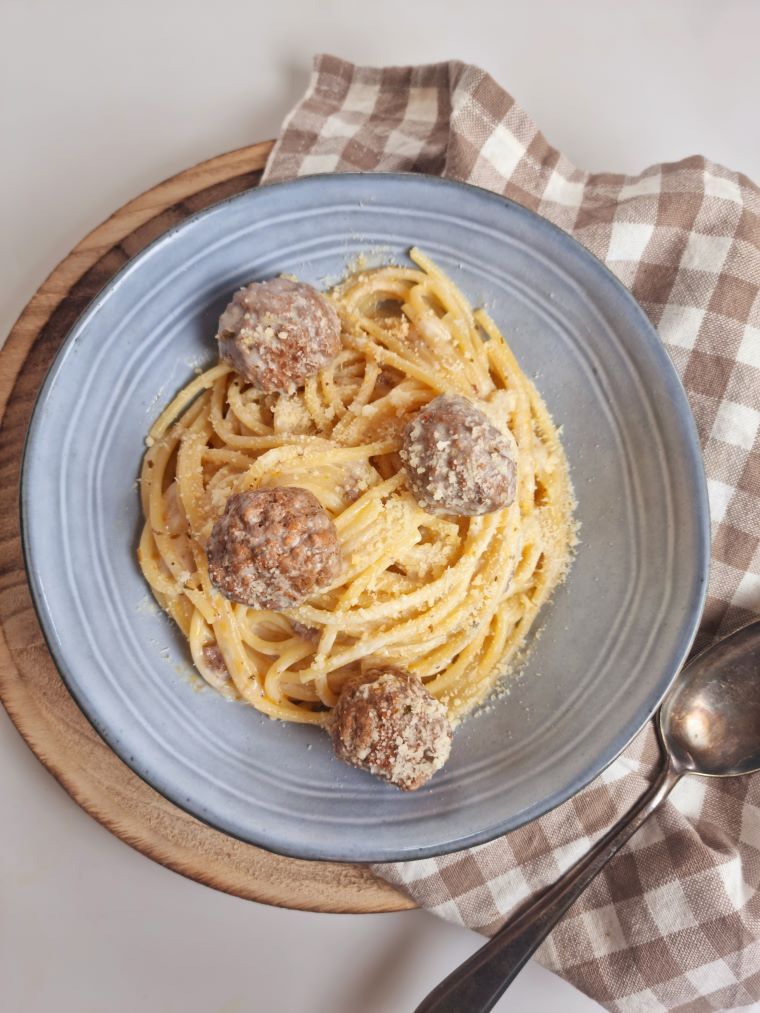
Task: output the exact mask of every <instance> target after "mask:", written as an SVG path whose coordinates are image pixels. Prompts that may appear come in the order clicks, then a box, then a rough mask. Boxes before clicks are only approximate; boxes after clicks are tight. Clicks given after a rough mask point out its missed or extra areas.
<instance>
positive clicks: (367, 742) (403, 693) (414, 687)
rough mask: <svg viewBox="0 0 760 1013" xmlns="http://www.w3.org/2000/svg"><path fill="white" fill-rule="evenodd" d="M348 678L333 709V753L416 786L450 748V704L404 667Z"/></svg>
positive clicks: (410, 788) (408, 786) (393, 781)
mask: <svg viewBox="0 0 760 1013" xmlns="http://www.w3.org/2000/svg"><path fill="white" fill-rule="evenodd" d="M369 679H370V680H371V681H364V680H362V678H357V679H350V680H349V681H348V682H347V683H346V685H345V686H344V687H343V691H342V692H341V694H340V697H339V699H338V703H337V706H336V707H335V710H334V712H333V718H332V726H331V734H332V741H333V748H334V750H335V755H336V756H337V757H338V758H339V759H341V760H345V761H346V763H350V764H352V765H353V766H354V767H360V768H361V769H362V770H368V771H369V772H370V773H371V774H375V775H377V777H381V778H382V779H383V780H385V781H390V782H391V784H395V785H397V786H398V787H399V788H403V789H404V790H405V791H414V790H415V788H419V787H420V786H421V785H423V784H425V782H426V781H429V780H430V778H431V777H432V776H433V774H434V773H435V772H436V770H440V768H441V767H442V766H443V765H444V763H445V762H446V760H447V759H448V756H449V752H450V750H451V736H452V732H451V725H450V724H449V719H448V717H447V714H446V708H445V707H444V705H443V704H442V703H440V702H439V701H438V700H436V699H435V697H434V696H432V695H431V694H430V693H429V692H428V690H427V689H426V688H425V686H424V685H423V683H422V682H421V681H420V680H419V679H417V678H416V677H415V676H413V675H410V674H409V673H408V672H405V671H403V669H400V668H394V667H392V666H388V667H385V668H382V669H379V670H377V671H376V672H372V673H369Z"/></svg>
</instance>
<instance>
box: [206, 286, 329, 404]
mask: <svg viewBox="0 0 760 1013" xmlns="http://www.w3.org/2000/svg"><path fill="white" fill-rule="evenodd" d="M216 339H217V341H218V342H219V356H220V358H221V359H222V360H223V361H224V362H229V363H230V364H231V365H232V366H234V367H235V369H236V370H237V371H238V373H241V374H242V375H243V376H244V377H245V378H246V380H249V381H250V382H251V383H252V384H253V385H254V387H258V389H259V390H263V391H266V392H267V393H269V392H271V391H285V392H286V393H288V394H292V393H293V392H294V391H295V390H297V389H298V388H299V387H302V386H303V384H304V381H305V380H307V379H308V378H309V377H310V376H314V374H315V373H318V372H319V370H320V369H322V368H323V366H326V365H327V364H328V363H329V362H331V361H332V360H333V359H334V358H335V356H336V355H337V354H338V352H339V351H340V320H339V318H338V314H337V313H336V312H335V309H334V308H333V306H332V305H331V304H330V302H328V300H327V299H326V298H325V297H324V296H323V295H322V294H321V293H320V292H317V290H316V289H315V288H312V287H311V285H306V284H304V283H303V282H300V281H291V279H290V278H273V279H272V280H271V281H260V282H252V283H251V284H250V285H246V286H245V287H244V288H241V289H239V290H238V291H237V292H236V293H235V295H234V296H233V297H232V302H231V303H230V304H229V306H228V307H227V309H226V310H225V311H224V313H222V315H221V317H220V318H219V330H218V332H217V335H216Z"/></svg>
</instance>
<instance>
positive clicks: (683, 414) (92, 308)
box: [19, 171, 710, 863]
mask: <svg viewBox="0 0 760 1013" xmlns="http://www.w3.org/2000/svg"><path fill="white" fill-rule="evenodd" d="M359 178H372V179H376V180H382V179H389V180H392V181H396V182H402V181H403V185H406V183H407V182H414V183H417V182H422V183H423V184H425V183H427V184H428V185H432V186H434V187H436V186H440V187H442V188H444V189H447V188H453V189H462V190H464V191H470V192H472V191H474V192H476V193H477V194H478V195H479V197H480V198H481V199H486V200H487V201H491V202H495V203H497V204H499V205H502V206H504V205H506V206H507V207H510V208H512V209H513V211H514V212H515V213H517V214H521V215H525V216H527V217H528V218H532V219H536V220H537V221H538V222H539V223H540V227H541V228H544V229H547V228H548V230H549V231H550V232H552V233H554V234H555V237H556V239H557V241H558V242H560V243H562V244H565V245H569V246H570V248H571V249H573V250H574V251H575V252H576V254H577V255H579V256H581V257H582V258H585V259H586V260H587V261H590V262H591V263H592V264H593V267H594V269H595V270H597V271H598V269H599V268H601V269H602V272H603V273H604V275H606V276H607V279H608V281H610V282H611V283H612V285H613V287H614V288H615V289H616V291H617V293H618V295H619V296H620V297H621V298H622V299H623V300H624V302H625V303H626V304H627V307H628V309H629V310H630V312H631V314H632V316H633V317H634V318H636V320H637V324H638V327H637V329H638V331H639V332H646V333H647V336H648V342H647V344H648V348H649V351H650V353H651V354H652V355H653V356H654V358H656V359H658V360H659V366H660V368H661V369H663V370H664V372H665V374H666V377H667V380H668V382H669V386H671V387H673V388H674V389H675V395H676V396H675V398H672V399H671V405H672V407H673V409H674V410H675V413H676V415H677V416H678V418H679V420H680V422H681V424H682V426H683V429H684V434H685V435H686V437H687V439H686V441H685V446H686V447H687V449H688V451H689V463H690V467H689V469H688V471H689V474H690V476H691V478H692V479H693V480H694V485H695V487H696V489H697V492H698V496H697V497H696V498H695V499H694V500H692V505H693V510H692V514H691V515H692V519H693V521H694V524H695V531H696V534H697V536H698V539H697V542H698V554H697V556H696V557H695V558H694V559H693V563H694V573H693V579H692V582H691V586H690V588H689V595H688V597H689V608H688V611H686V612H685V614H684V616H683V618H682V620H681V621H680V622H679V627H678V628H679V637H678V638H677V642H678V651H677V652H675V653H677V655H678V662H677V664H676V665H675V667H674V669H673V671H672V672H671V673H670V674H669V675H668V676H667V679H665V678H663V686H662V687H658V690H657V692H656V693H655V694H654V696H650V698H649V699H648V700H647V701H646V702H645V703H644V704H643V705H642V707H641V708H640V710H639V712H638V713H637V714H636V715H635V717H633V718H632V719H631V721H630V722H629V723H628V724H627V725H626V727H625V728H624V729H623V730H622V731H621V732H620V734H619V736H617V737H616V740H615V746H614V752H613V755H611V756H610V757H609V758H605V759H604V760H603V761H602V763H601V765H600V764H599V763H598V761H594V762H591V763H589V764H587V765H586V768H585V769H584V771H583V773H582V774H581V775H579V776H578V777H577V778H576V779H575V780H574V781H573V783H572V784H571V785H569V786H567V787H566V788H564V789H562V790H560V791H557V792H555V793H553V795H552V796H551V797H550V798H549V799H548V800H546V799H544V800H542V801H540V802H538V803H536V804H535V805H533V806H531V807H529V808H528V809H526V810H524V811H522V812H521V813H519V814H518V816H516V817H512V818H510V819H502V820H500V821H498V822H497V823H494V824H490V825H489V826H487V827H485V828H483V829H481V830H478V831H475V832H473V833H470V834H466V835H464V836H460V837H458V838H457V839H455V840H447V841H446V842H445V843H438V844H432V845H428V846H416V845H415V846H411V847H404V846H400V847H397V848H383V849H381V850H380V851H375V852H372V851H367V852H362V853H361V854H359V855H348V854H345V853H341V854H336V853H333V852H327V851H325V850H324V849H323V848H322V847H321V846H316V847H311V846H309V845H308V843H306V844H304V845H303V846H298V847H293V846H290V845H289V844H287V843H286V844H282V843H279V842H278V841H277V840H276V839H274V840H273V839H271V837H270V836H269V835H268V834H267V833H266V832H262V833H260V834H258V833H252V834H251V835H250V836H241V835H240V834H236V833H235V832H234V831H232V830H231V829H230V828H229V827H225V826H220V825H219V824H218V823H215V822H213V821H212V820H209V819H208V817H207V816H202V815H200V814H199V813H198V812H197V811H195V810H194V809H193V808H192V807H190V806H188V805H186V804H183V802H182V801H181V800H180V799H179V797H176V796H174V795H172V793H171V792H170V791H168V790H166V786H165V787H161V786H160V784H159V783H158V779H153V778H152V777H150V776H148V775H147V774H146V773H143V772H142V771H141V770H140V769H138V765H137V763H136V761H134V760H133V761H132V762H130V759H129V750H128V749H127V748H120V744H119V741H118V736H116V735H111V734H109V732H110V730H109V729H107V728H101V727H99V725H98V721H97V713H96V708H91V707H90V706H89V701H88V699H87V697H86V696H85V695H84V694H82V695H81V696H80V694H79V693H78V692H77V691H76V690H75V688H74V687H75V684H76V680H75V678H74V677H73V667H72V666H70V665H69V664H68V662H67V660H66V657H65V652H64V650H63V649H62V648H61V647H60V645H59V644H57V643H56V638H55V635H54V632H53V631H54V625H55V624H54V621H53V617H52V614H51V612H50V611H49V610H48V606H47V601H46V596H45V594H44V592H43V585H42V581H41V580H40V579H39V577H38V575H37V574H36V572H35V568H34V566H33V565H32V549H31V541H32V538H31V535H30V525H31V521H30V519H29V514H30V513H31V509H30V503H29V492H30V490H29V483H30V475H29V472H30V467H29V460H30V457H31V453H32V451H33V445H34V442H35V440H36V438H37V433H38V430H39V429H40V427H41V425H42V415H43V412H44V407H45V404H46V402H47V399H48V397H49V394H50V391H51V388H52V385H53V383H54V382H55V380H56V378H57V377H58V375H59V373H60V372H61V369H62V367H63V364H64V359H65V357H66V355H67V354H68V352H69V350H70V348H71V346H72V345H73V343H74V342H75V341H76V339H77V336H78V334H79V332H80V331H81V330H82V328H83V327H85V326H86V324H87V323H88V322H89V320H90V319H91V317H93V316H94V315H95V314H96V313H97V312H98V310H99V308H100V306H101V304H102V303H103V302H104V301H105V300H106V299H108V298H109V297H110V295H111V294H112V292H113V291H114V290H115V289H116V288H117V287H118V286H119V285H120V283H121V281H122V280H123V279H124V277H126V276H127V275H128V274H129V273H131V272H132V271H134V270H135V269H136V267H137V266H138V265H139V264H140V263H141V262H142V261H143V260H144V259H147V257H148V256H149V255H150V254H151V252H152V251H153V250H154V249H155V248H157V247H159V246H162V245H164V244H166V243H169V242H171V241H172V240H173V238H174V237H175V236H176V235H177V233H180V232H183V231H184V230H185V229H187V228H190V227H191V226H193V225H194V224H196V223H197V222H198V221H199V220H202V219H204V218H206V217H209V216H210V215H212V214H213V213H214V212H217V211H218V210H219V209H220V208H222V207H224V206H225V205H228V204H234V203H237V202H241V201H244V200H246V199H251V198H253V199H255V198H256V196H257V195H259V194H265V193H266V192H267V191H268V190H270V189H274V188H277V189H278V190H282V189H285V188H292V187H301V186H302V185H304V184H308V183H312V182H314V181H317V182H318V181H327V180H330V181H334V180H336V179H348V180H351V179H359ZM330 185H334V184H333V183H332V182H331V184H330ZM379 185H381V186H382V182H380V183H379ZM423 245H424V244H423ZM19 516H20V522H21V523H20V531H21V550H22V556H23V561H24V567H25V570H26V574H27V580H28V584H29V588H30V594H31V600H32V604H33V607H34V610H35V613H36V616H37V619H38V622H39V625H40V629H41V631H42V634H43V638H44V641H45V644H46V647H47V649H48V652H49V653H50V656H51V658H52V660H53V663H54V664H55V667H56V669H57V670H58V672H59V674H60V676H61V679H62V681H63V683H64V685H65V686H66V688H67V690H68V691H69V693H70V694H71V696H72V697H73V699H74V701H75V703H76V705H77V707H78V708H79V709H80V711H81V712H82V713H83V714H84V716H85V717H86V719H87V720H88V721H89V723H90V724H91V725H92V727H93V729H94V730H95V732H96V733H97V734H98V735H99V736H100V737H101V738H102V739H103V740H104V741H105V742H106V744H107V745H108V747H109V748H110V749H112V750H113V751H114V752H115V753H116V755H117V756H118V757H119V758H120V759H121V760H122V762H124V763H125V764H126V765H127V766H128V767H129V768H130V769H131V770H132V771H133V772H134V773H135V774H136V775H137V776H138V777H139V778H140V779H141V780H143V781H144V782H145V783H146V784H148V785H149V786H150V787H151V788H153V789H154V790H155V791H157V792H158V793H159V794H161V795H162V796H163V797H164V798H166V799H167V800H168V801H169V802H171V803H172V804H173V805H176V806H177V807H178V808H179V809H181V810H183V811H184V812H186V813H188V814H189V815H191V816H193V817H194V818H196V819H199V820H200V821H201V822H203V823H205V824H206V825H208V826H210V827H212V828H214V829H216V830H218V831H219V832H221V833H223V834H225V835H227V836H229V837H233V838H235V839H237V840H240V841H243V842H244V843H247V844H252V845H254V846H256V847H260V848H264V849H266V850H268V851H271V852H273V853H275V854H279V855H283V856H286V857H289V858H295V859H303V860H310V861H330V862H335V861H338V862H340V861H346V862H361V863H384V862H389V863H390V862H397V861H401V862H403V861H411V860H415V859H421V858H431V857H436V856H438V855H444V854H450V853H452V852H455V851H459V850H463V849H466V848H470V847H474V846H477V845H479V844H484V843H487V842H489V841H492V840H494V839H496V838H497V837H500V836H502V835H503V834H505V833H508V832H510V831H511V830H514V829H517V828H518V827H520V826H524V825H525V824H527V823H529V822H531V821H532V820H534V819H537V818H540V817H541V816H542V815H545V814H546V813H547V812H549V811H551V810H552V809H554V808H556V807H557V806H559V805H562V804H563V803H564V802H566V801H568V800H569V799H571V798H573V797H574V796H575V795H576V794H578V792H580V791H581V790H583V788H585V787H586V786H587V785H588V784H589V783H591V781H593V780H594V779H595V778H596V777H598V776H599V775H600V774H601V773H603V771H604V770H606V769H607V767H609V766H610V764H612V763H613V762H614V761H615V760H616V759H617V758H618V757H619V756H620V754H621V753H622V752H624V750H625V749H626V748H627V746H628V745H629V744H630V743H631V742H632V741H633V739H635V738H636V736H637V735H638V734H639V733H640V731H641V730H642V729H643V728H644V726H645V725H646V724H647V722H648V721H649V720H650V719H651V717H652V716H653V715H654V713H655V712H656V711H657V709H658V708H659V706H660V703H661V702H662V699H663V697H664V696H665V695H666V693H667V692H668V689H669V688H670V686H671V685H672V683H673V681H674V679H675V678H676V676H677V675H678V672H679V671H680V669H681V667H682V666H683V664H684V662H685V661H686V659H687V657H688V655H689V652H690V650H691V647H692V644H693V642H694V638H695V637H696V634H697V632H698V628H699V621H700V619H701V616H702V612H703V608H704V602H705V598H706V595H707V590H708V577H709V568H710V512H709V501H708V496H707V481H706V475H705V470H704V461H703V457H702V452H701V446H700V442H699V436H698V431H697V426H696V422H695V420H694V416H693V413H692V411H691V407H690V405H689V402H688V397H687V394H686V391H685V388H684V386H683V383H682V381H681V379H680V377H679V375H678V373H677V371H676V369H675V366H674V364H673V362H672V360H671V359H670V356H669V355H668V352H667V350H666V349H665V345H664V342H663V341H662V339H661V338H660V336H659V334H658V332H657V329H656V328H655V326H654V325H653V324H652V322H651V321H650V320H649V318H648V317H647V315H646V313H645V312H644V310H643V308H642V307H641V305H640V304H639V303H638V301H637V300H636V298H635V297H634V296H633V294H632V293H631V292H630V290H629V289H628V288H626V286H625V285H623V283H622V282H621V281H620V280H619V279H618V278H617V276H616V275H615V274H614V272H613V271H612V270H611V269H610V268H609V267H608V265H607V264H606V263H605V262H604V261H603V260H601V259H600V258H599V257H597V256H596V255H595V254H594V253H592V252H591V251H590V250H588V249H587V248H586V247H585V246H584V245H583V244H582V243H581V242H580V241H579V240H577V239H576V238H575V237H574V236H572V235H571V234H570V233H568V232H566V231H565V230H564V229H562V228H560V227H559V226H558V225H556V224H554V223H553V222H551V221H550V220H549V219H548V218H546V217H544V216H543V215H541V214H539V213H538V212H536V211H534V210H533V209H531V208H528V207H526V206H525V205H523V204H520V203H519V202H518V201H515V200H513V199H512V198H509V197H505V196H503V195H502V194H498V193H496V192H494V191H491V190H488V189H486V188H484V187H480V186H477V185H475V184H471V183H467V182H464V181H462V180H457V179H448V178H445V177H440V176H435V175H430V174H427V173H412V172H372V171H364V172H348V173H315V174H311V175H308V176H300V177H296V178H294V179H290V180H285V181H281V182H276V183H271V184H265V185H263V186H255V187H252V188H248V189H246V190H243V191H241V192H239V193H237V194H233V195H231V196H229V197H225V198H223V199H222V200H219V201H216V202H214V203H212V204H209V205H208V206H207V207H205V208H203V209H201V210H199V211H197V212H194V213H193V214H191V215H188V216H187V217H186V218H184V219H183V220H182V221H181V222H178V223H177V224H176V225H174V226H172V227H171V228H169V229H167V230H166V231H165V232H163V233H161V234H160V235H158V236H156V237H155V238H154V239H153V240H151V242H149V243H148V244H146V246H145V247H144V248H143V249H142V250H140V251H139V252H138V253H137V254H136V255H135V256H134V257H132V258H130V259H129V260H128V261H127V262H126V263H125V264H124V265H122V267H121V268H119V270H118V271H117V272H116V273H115V274H114V275H113V276H112V277H111V278H110V279H109V280H108V281H107V282H106V284H105V285H104V286H103V288H102V289H100V291H99V292H97V294H96V295H95V296H94V297H93V298H92V299H91V300H90V302H89V303H88V304H87V305H86V306H85V307H84V308H83V309H82V311H81V312H80V313H79V314H78V316H77V317H76V319H75V320H74V322H73V323H72V325H71V327H70V329H69V330H68V332H67V334H66V337H65V338H64V340H63V341H62V343H61V345H60V347H59V348H58V350H57V351H56V354H55V356H54V358H53V360H52V362H51V363H50V366H49V367H48V370H47V372H46V375H45V378H44V381H43V383H42V384H41V386H40V388H39V390H38V392H37V394H36V396H35V401H34V406H33V408H32V412H31V416H30V421H29V425H28V428H27V431H26V434H25V436H24V443H23V450H22V455H21V467H20V482H19ZM642 713H643V714H644V716H643V718H641V714H642ZM634 726H635V727H634ZM630 728H633V731H630ZM275 836H276V835H275Z"/></svg>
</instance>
